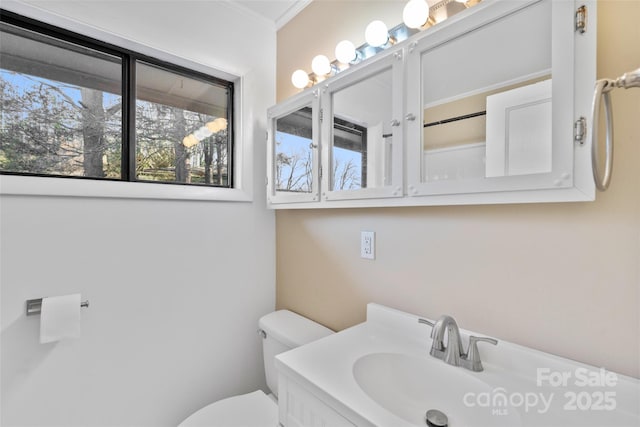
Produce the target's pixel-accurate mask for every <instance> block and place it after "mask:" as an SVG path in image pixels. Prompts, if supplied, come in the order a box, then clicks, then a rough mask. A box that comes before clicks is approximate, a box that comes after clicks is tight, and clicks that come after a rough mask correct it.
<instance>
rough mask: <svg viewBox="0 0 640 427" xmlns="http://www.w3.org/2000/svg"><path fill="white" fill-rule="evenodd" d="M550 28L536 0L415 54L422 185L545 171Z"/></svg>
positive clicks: (546, 8)
mask: <svg viewBox="0 0 640 427" xmlns="http://www.w3.org/2000/svg"><path fill="white" fill-rule="evenodd" d="M496 22H498V21H496ZM551 25H552V22H551V2H550V1H543V2H540V3H537V4H535V5H532V6H530V7H527V8H525V9H522V10H518V11H516V12H514V13H512V14H510V15H507V16H504V17H502V18H500V20H499V25H495V24H489V25H485V26H482V27H480V28H477V29H475V30H472V31H469V32H466V33H464V34H462V35H460V36H458V37H456V38H453V39H451V40H449V41H447V42H446V43H442V44H439V45H435V46H434V47H432V48H428V49H425V50H423V51H422V52H421V57H420V67H421V68H420V69H421V71H420V76H421V95H422V102H421V105H422V108H423V111H422V112H423V120H424V121H423V132H422V140H421V148H422V153H423V156H422V159H421V180H422V182H425V183H427V182H435V181H447V182H456V181H457V182H460V181H465V182H466V181H474V180H475V181H482V180H487V179H492V178H497V177H504V176H518V175H534V174H545V173H550V172H551V170H552V163H553V158H552V147H551V141H552V135H551V133H552V129H551V124H552V114H551V80H550V78H551V36H552V31H551Z"/></svg>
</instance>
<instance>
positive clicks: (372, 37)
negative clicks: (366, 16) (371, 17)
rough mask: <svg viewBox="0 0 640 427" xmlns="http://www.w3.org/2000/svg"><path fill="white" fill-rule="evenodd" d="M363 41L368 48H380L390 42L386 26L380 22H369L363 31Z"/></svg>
mask: <svg viewBox="0 0 640 427" xmlns="http://www.w3.org/2000/svg"><path fill="white" fill-rule="evenodd" d="M364 39H365V40H366V41H367V43H368V44H369V46H372V47H382V46H384V45H385V44H387V42H388V41H389V40H390V38H389V30H388V29H387V25H386V24H385V23H384V22H382V21H378V20H376V21H371V22H370V23H369V25H367V28H366V29H365V30H364Z"/></svg>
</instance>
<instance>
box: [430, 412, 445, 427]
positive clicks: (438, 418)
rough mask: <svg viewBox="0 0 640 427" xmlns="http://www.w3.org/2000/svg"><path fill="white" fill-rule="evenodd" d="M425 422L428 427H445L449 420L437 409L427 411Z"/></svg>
mask: <svg viewBox="0 0 640 427" xmlns="http://www.w3.org/2000/svg"><path fill="white" fill-rule="evenodd" d="M426 421H427V425H428V426H429V427H447V425H448V424H449V419H448V418H447V416H446V415H445V414H444V412H441V411H438V410H437V409H429V410H428V411H427V414H426Z"/></svg>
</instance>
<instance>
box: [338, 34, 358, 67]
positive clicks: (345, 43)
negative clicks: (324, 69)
mask: <svg viewBox="0 0 640 427" xmlns="http://www.w3.org/2000/svg"><path fill="white" fill-rule="evenodd" d="M336 59H337V60H338V61H340V62H342V63H343V64H349V63H350V62H352V61H354V60H355V59H356V47H355V46H354V45H353V43H351V42H350V41H349V40H342V41H341V42H340V43H338V44H337V45H336Z"/></svg>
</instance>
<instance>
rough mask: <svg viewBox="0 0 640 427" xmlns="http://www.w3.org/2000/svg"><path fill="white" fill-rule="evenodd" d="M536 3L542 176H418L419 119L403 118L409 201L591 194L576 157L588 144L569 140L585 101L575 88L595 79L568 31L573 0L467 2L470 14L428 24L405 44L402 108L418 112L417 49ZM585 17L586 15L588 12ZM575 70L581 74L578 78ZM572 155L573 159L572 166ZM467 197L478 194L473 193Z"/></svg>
mask: <svg viewBox="0 0 640 427" xmlns="http://www.w3.org/2000/svg"><path fill="white" fill-rule="evenodd" d="M544 1H549V2H550V3H551V4H550V7H551V30H552V45H551V70H550V71H551V76H552V79H553V80H552V101H551V102H552V111H553V113H552V114H553V121H552V141H553V146H552V150H553V155H552V171H551V172H549V173H544V174H532V175H520V176H507V177H497V178H486V179H474V180H462V181H456V180H450V181H447V180H442V181H431V182H425V181H423V178H422V172H423V170H422V169H423V164H422V162H423V140H422V139H423V138H422V135H423V129H422V121H419V122H418V121H416V122H414V123H409V122H407V141H408V142H407V164H406V167H407V194H408V196H410V197H411V196H413V197H414V198H415V199H417V200H425V203H419V202H417V204H431V203H430V202H428V201H427V200H426V199H428V198H425V197H423V196H446V197H447V198H448V199H449V200H450V201H451V203H442V199H441V197H438V198H437V199H438V201H437V202H435V203H433V204H458V203H465V200H464V199H463V198H465V197H468V196H469V195H470V194H483V195H484V199H485V200H486V203H504V202H505V200H509V199H510V198H512V199H513V201H518V202H522V201H523V200H524V201H539V199H540V200H541V201H555V200H566V201H578V200H593V199H594V197H595V194H594V191H593V185H590V183H589V182H588V181H586V180H585V179H584V176H585V170H586V169H588V168H589V167H590V166H589V165H588V164H586V163H585V161H584V153H585V152H586V151H588V147H586V146H584V145H583V146H578V145H576V144H575V143H574V138H573V124H574V122H575V121H576V120H577V119H578V118H579V117H580V116H584V115H585V114H586V111H588V108H589V102H588V101H586V102H585V99H584V96H583V95H579V94H578V92H579V91H581V90H582V91H585V90H586V91H587V92H590V91H591V88H590V87H589V85H588V84H586V83H585V82H588V81H589V79H590V78H593V79H595V58H593V57H590V56H591V55H589V54H586V55H585V54H580V53H579V52H577V47H579V46H580V45H581V44H585V43H586V44H587V47H588V43H589V42H588V41H585V40H579V38H581V37H583V36H584V35H582V34H579V33H576V32H575V31H574V26H573V23H574V17H575V9H576V7H578V6H579V5H578V4H577V3H574V2H571V1H552V0H528V1H526V2H525V1H522V2H509V1H502V2H500V1H494V2H486V3H484V2H483V3H481V4H480V5H478V6H476V7H474V9H476V8H477V10H474V11H473V12H474V13H473V14H470V16H465V17H462V16H460V15H457V16H454V17H453V18H452V19H451V20H447V21H445V22H444V23H443V24H442V27H441V28H437V27H434V31H433V32H432V33H429V32H428V31H427V32H425V33H423V35H422V37H419V38H418V39H417V40H415V41H412V42H410V44H409V47H408V55H407V57H408V58H407V87H408V90H407V93H408V95H407V113H412V114H414V115H415V116H417V117H422V115H423V108H424V106H423V105H422V90H423V88H422V54H423V53H424V52H428V51H430V50H432V49H435V48H438V47H441V46H443V45H446V43H448V42H449V41H452V40H455V39H457V38H459V37H463V36H465V35H467V34H468V33H470V32H472V31H474V30H477V29H481V28H485V27H486V26H488V25H499V24H500V22H501V20H503V19H504V18H506V17H508V16H509V15H511V14H513V13H519V12H521V11H523V10H524V9H526V8H529V7H532V6H535V5H536V4H538V3H541V2H544ZM585 3H592V4H591V7H590V9H591V10H592V11H593V12H594V15H595V4H593V2H580V5H582V4H585ZM461 15H462V14H461ZM458 17H460V18H464V22H457V21H458V20H457V19H456V18H458ZM589 18H590V20H591V16H590V17H589ZM590 25H591V26H593V27H594V28H593V30H591V33H592V34H590V35H588V36H587V38H593V40H594V39H595V20H593V22H590ZM593 40H592V41H593ZM594 46H595V43H594ZM589 61H592V62H591V63H590V62H589ZM538 74H544V71H542V70H541V71H540V72H539V73H538ZM580 74H582V75H583V76H582V77H580V76H579V75H580ZM585 76H586V77H585ZM534 77H539V75H529V76H523V78H522V80H526V79H527V78H534ZM591 81H592V82H593V80H591ZM506 83H510V82H505V84H506ZM478 92H480V90H478ZM577 161H580V164H578V163H577ZM527 195H530V196H531V200H527ZM473 199H476V200H477V199H478V198H477V197H473ZM545 199H548V200H545ZM471 203H473V202H471ZM476 203H477V202H476Z"/></svg>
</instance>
